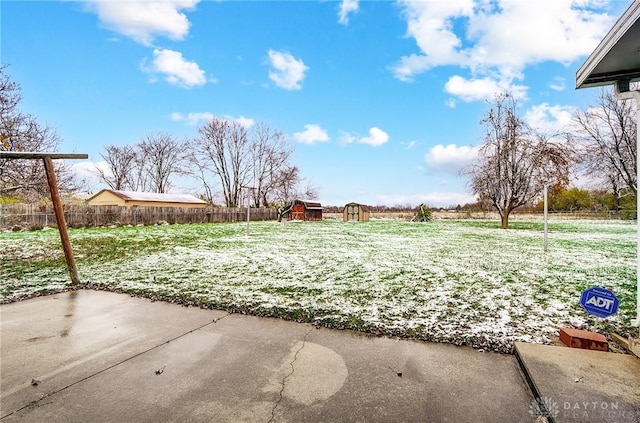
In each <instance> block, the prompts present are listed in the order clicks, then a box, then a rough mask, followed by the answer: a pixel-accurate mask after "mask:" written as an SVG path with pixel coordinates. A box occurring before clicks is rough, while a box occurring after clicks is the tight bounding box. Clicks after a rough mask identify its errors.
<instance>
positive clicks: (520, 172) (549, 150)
mask: <svg viewBox="0 0 640 423" xmlns="http://www.w3.org/2000/svg"><path fill="white" fill-rule="evenodd" d="M481 123H482V124H484V125H485V127H486V129H487V133H486V135H485V140H484V144H483V145H482V147H481V148H480V153H479V156H478V162H477V163H475V164H473V165H471V166H468V167H467V168H465V169H464V170H463V173H466V174H467V175H469V176H470V177H471V180H470V187H471V189H472V191H473V193H474V194H477V195H478V196H479V198H480V200H482V201H486V202H488V203H490V204H491V205H493V207H495V208H496V209H497V210H498V213H499V214H500V218H501V223H502V228H503V229H506V228H508V227H509V215H510V214H511V212H512V211H513V210H515V209H516V208H518V207H521V206H523V205H525V204H527V203H528V202H530V201H532V200H533V199H534V198H536V197H538V196H539V195H540V192H541V191H542V188H543V186H544V184H547V183H550V182H553V183H567V182H568V177H569V170H570V169H569V167H570V164H571V150H570V149H569V148H568V147H567V145H566V144H565V143H563V140H562V139H561V138H560V137H557V136H551V137H549V136H545V135H541V134H536V133H535V132H534V131H532V130H531V128H529V127H528V125H527V124H526V123H525V122H524V121H523V120H522V119H521V118H520V117H519V116H518V113H517V102H516V100H515V99H514V98H513V97H512V96H510V95H508V94H500V95H497V96H496V98H495V101H494V102H493V104H491V106H490V109H489V111H488V112H487V114H486V116H485V118H484V119H483V120H482V121H481Z"/></svg>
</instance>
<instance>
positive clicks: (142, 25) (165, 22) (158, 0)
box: [85, 0, 200, 46]
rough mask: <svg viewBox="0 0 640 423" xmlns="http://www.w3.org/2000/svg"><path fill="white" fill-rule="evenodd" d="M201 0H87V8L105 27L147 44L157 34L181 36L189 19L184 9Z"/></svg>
mask: <svg viewBox="0 0 640 423" xmlns="http://www.w3.org/2000/svg"><path fill="white" fill-rule="evenodd" d="M199 1H200V0H154V1H148V0H127V1H95V0H94V1H87V2H85V4H86V6H87V9H88V10H89V11H91V12H93V13H95V14H97V15H98V19H100V22H102V24H103V25H104V26H105V27H107V28H108V29H110V30H112V31H115V32H117V33H119V34H122V35H124V36H127V37H129V38H131V39H133V40H135V41H136V42H138V43H140V44H143V45H146V46H150V45H152V43H153V39H154V38H155V37H156V36H163V37H167V38H169V39H172V40H182V39H184V37H185V36H186V35H187V34H188V33H189V27H190V23H189V20H188V19H187V17H186V15H185V14H184V13H183V11H190V10H193V9H194V8H195V6H196V5H197V4H198V2H199Z"/></svg>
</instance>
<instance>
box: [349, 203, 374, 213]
mask: <svg viewBox="0 0 640 423" xmlns="http://www.w3.org/2000/svg"><path fill="white" fill-rule="evenodd" d="M344 206H345V207H349V206H358V207H359V208H360V210H362V211H369V206H367V205H366V204H360V203H347V204H345V205H344Z"/></svg>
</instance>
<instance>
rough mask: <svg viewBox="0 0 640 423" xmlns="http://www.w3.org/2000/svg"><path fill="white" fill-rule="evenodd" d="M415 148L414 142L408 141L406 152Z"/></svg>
mask: <svg viewBox="0 0 640 423" xmlns="http://www.w3.org/2000/svg"><path fill="white" fill-rule="evenodd" d="M415 146H416V142H415V141H409V142H408V143H407V150H411V149H412V148H413V147H415Z"/></svg>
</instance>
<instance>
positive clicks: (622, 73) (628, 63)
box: [576, 0, 640, 88]
mask: <svg viewBox="0 0 640 423" xmlns="http://www.w3.org/2000/svg"><path fill="white" fill-rule="evenodd" d="M639 80H640V0H634V2H633V3H631V5H630V6H629V8H628V9H627V10H626V11H625V12H624V14H623V15H622V16H621V17H620V19H618V21H617V22H616V23H615V25H614V26H613V27H612V28H611V30H610V31H609V33H608V34H607V35H606V36H605V37H604V38H603V39H602V41H601V42H600V44H598V46H597V47H596V48H595V50H594V51H593V53H591V55H590V56H589V57H588V58H587V60H586V61H585V62H584V64H583V65H582V66H581V67H580V69H578V71H577V72H576V88H586V87H597V86H601V85H609V84H614V83H616V82H617V81H628V82H633V81H639Z"/></svg>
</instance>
